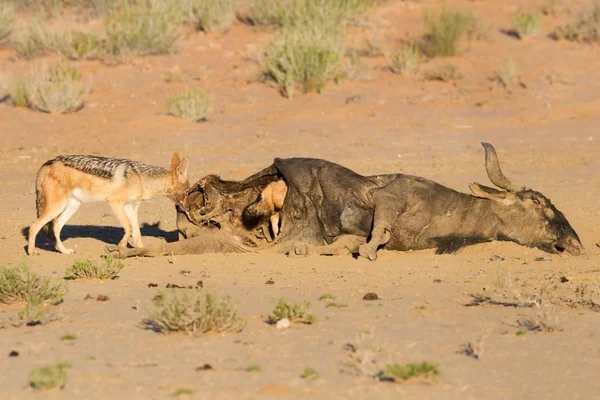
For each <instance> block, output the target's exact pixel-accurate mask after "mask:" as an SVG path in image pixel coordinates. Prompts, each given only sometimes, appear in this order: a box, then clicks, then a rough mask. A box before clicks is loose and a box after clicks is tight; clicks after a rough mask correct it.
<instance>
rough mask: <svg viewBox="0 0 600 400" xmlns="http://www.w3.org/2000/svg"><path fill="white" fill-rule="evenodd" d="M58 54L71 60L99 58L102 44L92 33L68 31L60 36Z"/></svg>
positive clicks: (102, 50) (98, 37)
mask: <svg viewBox="0 0 600 400" xmlns="http://www.w3.org/2000/svg"><path fill="white" fill-rule="evenodd" d="M60 52H61V53H62V54H63V55H64V56H65V57H67V58H70V59H72V60H84V59H87V60H90V59H95V58H100V57H101V56H102V54H103V52H104V42H103V40H102V38H100V36H98V35H96V34H94V33H87V32H78V31H70V32H67V33H65V34H64V35H63V36H62V40H61V46H60Z"/></svg>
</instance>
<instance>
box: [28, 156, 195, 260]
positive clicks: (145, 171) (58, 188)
mask: <svg viewBox="0 0 600 400" xmlns="http://www.w3.org/2000/svg"><path fill="white" fill-rule="evenodd" d="M187 169H188V158H187V157H186V158H184V159H183V160H180V158H179V154H178V153H175V154H173V157H172V159H171V168H170V169H166V168H162V167H154V166H151V165H147V164H142V163H140V162H137V161H132V160H125V159H118V158H105V157H96V156H58V157H56V158H54V159H52V160H49V161H47V162H46V163H45V164H44V165H42V167H41V168H40V170H39V172H38V174H37V180H36V185H35V189H36V208H37V217H38V219H37V220H36V221H35V222H34V223H33V224H32V225H31V227H30V228H29V246H28V253H29V255H33V254H39V253H38V251H37V249H36V248H35V238H36V236H37V234H38V233H39V231H40V230H43V231H44V233H45V234H46V235H47V236H48V238H49V239H51V240H54V241H55V242H56V249H57V250H58V251H60V252H61V253H63V254H69V253H72V252H73V250H71V249H67V248H65V246H64V245H63V243H62V241H61V240H60V231H61V229H62V228H63V226H64V225H65V223H66V222H67V221H68V220H69V218H71V217H72V216H73V214H75V212H76V211H77V209H78V208H79V206H80V205H81V203H90V202H100V201H107V202H108V203H109V204H110V206H111V208H112V210H113V212H114V213H115V215H116V216H117V218H118V219H119V221H120V222H121V225H123V228H125V234H124V235H123V238H122V239H121V241H120V242H119V246H122V247H125V246H127V241H128V240H129V238H130V237H133V246H134V247H142V246H143V244H142V235H141V233H140V227H139V223H138V209H139V207H140V203H141V202H142V201H144V200H149V199H152V198H154V197H158V196H166V197H168V198H170V199H171V200H173V201H174V202H175V203H176V204H179V205H180V206H182V207H183V208H184V209H187V208H188V205H187V191H188V189H189V182H188V174H187Z"/></svg>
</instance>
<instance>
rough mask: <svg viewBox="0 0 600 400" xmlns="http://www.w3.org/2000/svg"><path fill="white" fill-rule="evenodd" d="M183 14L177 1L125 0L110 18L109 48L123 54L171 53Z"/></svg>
mask: <svg viewBox="0 0 600 400" xmlns="http://www.w3.org/2000/svg"><path fill="white" fill-rule="evenodd" d="M182 18H183V16H182V14H181V12H180V10H178V9H177V7H176V4H175V2H170V1H166V0H140V1H135V2H134V1H133V0H123V1H122V2H119V3H118V6H114V7H113V8H112V9H111V10H110V12H109V16H108V18H107V20H106V24H105V25H106V35H107V51H108V53H109V54H111V55H114V56H117V57H119V58H129V57H134V56H145V55H155V54H167V53H170V52H172V51H173V50H174V45H175V42H176V41H177V39H178V38H179V27H180V25H181V23H182Z"/></svg>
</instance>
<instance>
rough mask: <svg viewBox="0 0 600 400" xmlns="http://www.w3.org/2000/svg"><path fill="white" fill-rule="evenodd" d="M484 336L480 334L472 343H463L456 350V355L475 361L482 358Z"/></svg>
mask: <svg viewBox="0 0 600 400" xmlns="http://www.w3.org/2000/svg"><path fill="white" fill-rule="evenodd" d="M485 338H486V335H485V334H482V335H479V336H477V337H476V338H475V339H474V340H473V341H471V342H467V343H463V344H462V345H460V347H459V349H458V353H460V354H464V355H466V356H468V357H472V358H474V359H476V360H479V359H481V357H483V349H484V342H485Z"/></svg>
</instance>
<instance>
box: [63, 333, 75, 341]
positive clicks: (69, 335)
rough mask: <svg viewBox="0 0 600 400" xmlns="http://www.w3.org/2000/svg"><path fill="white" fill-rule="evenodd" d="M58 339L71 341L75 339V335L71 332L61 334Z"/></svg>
mask: <svg viewBox="0 0 600 400" xmlns="http://www.w3.org/2000/svg"><path fill="white" fill-rule="evenodd" d="M60 340H62V341H67V342H72V341H74V340H77V336H75V335H73V334H72V333H67V334H66V335H63V336H61V337H60Z"/></svg>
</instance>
